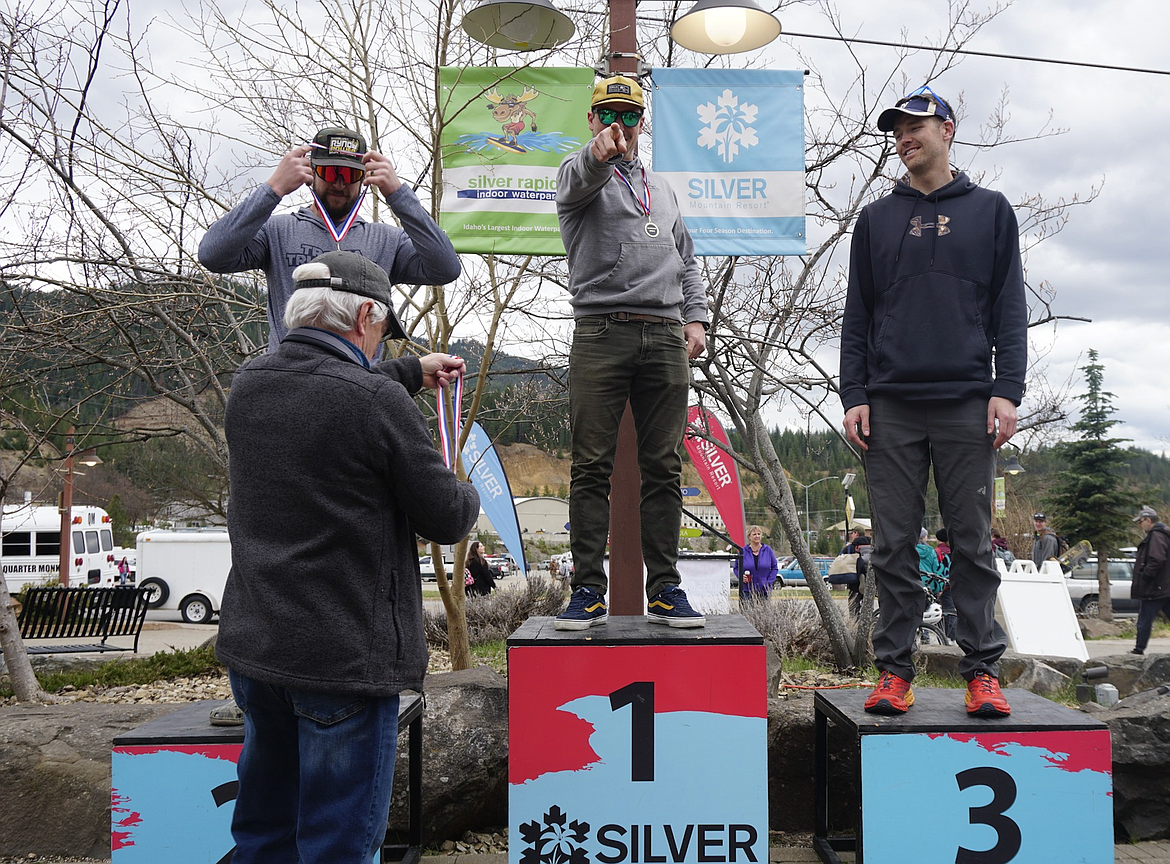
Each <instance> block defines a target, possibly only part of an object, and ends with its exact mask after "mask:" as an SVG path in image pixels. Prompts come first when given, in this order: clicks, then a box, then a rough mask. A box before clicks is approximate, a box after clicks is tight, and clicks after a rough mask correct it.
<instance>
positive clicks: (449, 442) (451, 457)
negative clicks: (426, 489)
mask: <svg viewBox="0 0 1170 864" xmlns="http://www.w3.org/2000/svg"><path fill="white" fill-rule="evenodd" d="M435 398H436V400H437V402H438V409H437V413H438V415H439V447H440V449H441V450H442V451H443V464H444V465H446V466H447V467H448V468H452V466H453V465H457V464H458V461H457V460H458V459H459V453H458V452H457V448H458V447H459V432H460V427H461V426H462V425H463V419H462V415H463V376H462V375H456V376H455V384H454V386H453V388H452V396H451V411H452V414H454V417H453V420H454V423H453V424H452V428H451V429H448V428H447V403H446V401H445V400H444V399H443V388H442V387H440V388H439V389H438V392H437V393H436V394H435ZM452 433H454V434H452ZM452 470H454V468H452Z"/></svg>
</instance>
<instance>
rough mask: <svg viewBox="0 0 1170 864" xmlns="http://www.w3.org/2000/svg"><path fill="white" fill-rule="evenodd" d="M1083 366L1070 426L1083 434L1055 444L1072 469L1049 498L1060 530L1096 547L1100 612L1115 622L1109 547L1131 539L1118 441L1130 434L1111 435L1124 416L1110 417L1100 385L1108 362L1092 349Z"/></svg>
mask: <svg viewBox="0 0 1170 864" xmlns="http://www.w3.org/2000/svg"><path fill="white" fill-rule="evenodd" d="M1081 369H1082V371H1083V372H1084V373H1085V381H1086V383H1087V384H1088V387H1089V390H1088V392H1087V393H1082V394H1081V395H1079V396H1077V397H1076V398H1077V400H1078V401H1080V402H1081V403H1082V406H1083V407H1082V408H1081V419H1080V420H1078V421H1077V422H1076V423H1074V424H1073V427H1072V429H1073V431H1074V432H1076V433H1078V434H1079V435H1080V438H1079V440H1075V441H1066V442H1064V443H1063V444H1060V445H1058V446H1057V448H1056V450H1057V453H1058V455H1060V456H1061V457H1062V458H1064V459H1065V460H1066V462H1067V463H1068V468H1067V469H1065V470H1063V471H1061V472H1059V473H1058V474H1057V475H1056V483H1055V485H1054V486H1053V489H1052V492H1051V493H1050V495H1049V498H1048V500H1049V502H1050V505H1051V510H1052V511H1054V512H1055V513H1056V514H1057V515H1058V517H1059V522H1058V523H1057V524H1058V525H1059V526H1060V529H1061V531H1062V533H1064V534H1067V535H1069V537H1070V538H1072V539H1076V540H1088V541H1089V543H1090V544H1091V545H1092V547H1093V548H1094V549H1095V550H1096V552H1097V581H1098V586H1099V601H1098V602H1099V606H1100V610H1101V613H1100V614H1101V617H1102V618H1103V619H1105V620H1107V621H1111V620H1113V602H1112V597H1111V595H1110V591H1109V562H1108V558H1109V552H1110V551H1111V550H1114V549H1117V548H1119V547H1120V546H1123V545H1125V544H1126V543H1127V542H1128V541H1129V540H1130V539H1131V535H1132V527H1133V526H1132V524H1131V519H1130V511H1131V510H1132V509H1133V495H1132V493H1131V492H1130V491H1129V490H1128V489H1126V488H1125V487H1124V486H1123V477H1122V471H1123V470H1124V469H1125V468H1126V467H1128V463H1127V461H1126V452H1125V450H1124V449H1122V447H1121V446H1120V445H1121V444H1122V443H1123V442H1125V441H1128V440H1129V439H1128V438H1111V437H1109V436H1110V430H1111V429H1112V428H1113V427H1114V426H1116V425H1117V424H1118V423H1120V422H1121V421H1120V420H1113V419H1111V415H1112V414H1113V413H1114V412H1115V411H1116V410H1117V409H1116V408H1114V407H1113V402H1112V399H1113V394H1112V393H1109V392H1108V391H1106V390H1104V389H1102V385H1103V382H1104V377H1105V375H1104V372H1105V367H1103V366H1102V365H1101V364H1100V363H1098V362H1097V352H1096V351H1094V350H1090V351H1089V364H1088V365H1087V366H1083V367H1081Z"/></svg>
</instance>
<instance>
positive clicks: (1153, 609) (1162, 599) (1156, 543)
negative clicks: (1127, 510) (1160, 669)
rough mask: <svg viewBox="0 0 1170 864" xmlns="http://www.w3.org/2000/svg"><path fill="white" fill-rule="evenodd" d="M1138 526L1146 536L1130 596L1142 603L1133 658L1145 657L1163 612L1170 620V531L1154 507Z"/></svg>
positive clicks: (1145, 510) (1139, 550)
mask: <svg viewBox="0 0 1170 864" xmlns="http://www.w3.org/2000/svg"><path fill="white" fill-rule="evenodd" d="M1133 521H1134V522H1137V523H1138V525H1140V526H1141V528H1142V530H1143V531H1145V532H1146V536H1145V537H1143V538H1142V542H1141V543H1139V544H1138V548H1137V555H1136V556H1135V558H1134V566H1133V585H1132V586H1131V588H1130V592H1131V593H1132V595H1133V596H1134V597H1136V598H1137V599H1138V600H1141V603H1142V605H1141V608H1140V609H1139V610H1138V620H1137V644H1136V645H1135V646H1134V649H1133V651H1131V652H1130V653H1131V654H1145V653H1146V645H1147V644H1148V643H1149V641H1150V631H1151V630H1153V629H1154V620H1155V619H1156V618H1157V617H1158V613H1159V612H1161V613H1162V614H1163V615H1165V616H1166V617H1167V618H1170V528H1167V527H1166V525H1165V523H1163V522H1162V521H1161V520H1160V519H1159V518H1158V513H1157V511H1156V510H1154V508H1153V507H1143V508H1142V509H1141V510H1139V511H1138V515H1137V516H1135V517H1134V520H1133Z"/></svg>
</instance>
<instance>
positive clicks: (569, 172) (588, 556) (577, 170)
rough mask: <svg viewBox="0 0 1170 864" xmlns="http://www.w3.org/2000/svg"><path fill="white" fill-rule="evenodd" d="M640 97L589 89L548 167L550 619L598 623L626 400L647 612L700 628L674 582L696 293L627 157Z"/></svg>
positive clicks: (698, 313) (690, 255)
mask: <svg viewBox="0 0 1170 864" xmlns="http://www.w3.org/2000/svg"><path fill="white" fill-rule="evenodd" d="M645 110H646V101H645V97H644V95H643V93H642V88H641V86H640V85H639V84H638V82H637V81H635V80H633V79H632V78H626V77H624V76H621V75H616V76H613V77H610V78H606V79H605V80H603V81H600V82H598V83H597V84H596V85H595V86H594V88H593V96H592V98H591V101H590V110H589V111H588V113H587V114H586V115H585V117H586V120H587V121H588V123H589V131H590V132H592V133H593V138H592V139H591V140H590V141H589V143H588V144H586V145H585V147H584V148H582V149H581V150H580V151H578V152H576V153H573V154H571V155H569V156H567V157H566V158H565V160H564V161H563V162H562V163H561V167H560V170H559V172H558V173H557V197H556V202H557V216H558V218H559V220H560V226H561V236H562V238H563V239H564V242H565V250H566V253H567V255H568V263H569V293H570V295H571V298H570V300H569V302H570V304H571V305H572V307H573V317H574V319H575V322H574V324H575V326H574V331H573V346H572V349H571V351H570V353H569V420H570V424H571V427H572V445H573V446H572V451H573V466H572V484H571V486H570V487H569V523H570V528H569V545H570V548H571V549H572V552H573V567H574V571H573V580H572V587H573V593H572V596H571V597H570V599H569V606H568V608H567V609H566V610H565V612H564V613H562V614H561V615H560V616H558V617H557V619H556V621H555V624H554V626H555V627H556V628H557V629H561V630H584V629H587V628H589V627H592V626H594V625H597V624H604V623H605V621H606V619H607V617H608V612H607V606H606V603H605V595H606V591H607V589H608V584H609V583H608V579H607V578H606V574H605V570H604V569H603V562H604V558H605V545H606V539H607V537H608V535H609V488H610V486H609V484H610V475H611V474H612V473H613V460H614V453H615V451H616V449H617V437H618V426H619V424H620V423H621V418H622V414H623V413H624V411H625V405H626V402H627V400H628V401H629V403H630V407H631V409H632V411H633V415H634V425H635V427H636V429H637V435H638V467H639V469H640V471H641V475H642V494H641V505H640V518H641V524H642V555H643V558H644V560H645V562H646V596H647V598H648V603H647V607H646V608H647V613H646V614H647V618H648V619H649V620H650V621H652V622H655V623H660V624H666V625H669V626H671V627H701V626H703V624H704V619H703V616H702V615H700V614H699V613H698V612H696V611H694V610H693V609H692V608H691V606H690V604H689V603H688V601H687V597H686V594H685V592H684V591H683V590H682V588H680V587H679V581H680V579H679V574H678V567H677V564H678V536H679V528H680V527H681V522H682V493H681V491H680V481H681V478H682V460H681V459H680V457H679V453H678V448H679V445H680V444H681V443H682V437H683V431H684V430H685V428H686V415H687V393H688V390H689V387H690V378H689V368H688V362H687V361H688V358H691V359H693V358H695V357H698V356H699V355H700V354H702V353H703V350H704V348H705V346H706V328H707V299H706V292H705V290H704V288H703V283H702V281H701V280H700V278H699V268H698V265H697V264H696V262H695V255H694V244H693V243H692V242H691V235H690V234H689V233H688V232H687V228H686V226H685V225H684V224H683V220H682V216H681V215H680V213H679V208H678V201H677V200H676V199H675V196H674V193H673V192H672V191H671V189H670V187H669V186H668V185H667V184H666V182H665V181H664V180H663V179H662V178H660V177H658V176H657V175H655V174H653V173H651V172H650V171H649V170H647V169H646V166H645V165H643V164H642V161H641V159H639V157H638V139H639V137H640V135H641V134H642V129H643V127H644V125H645V120H646V118H645Z"/></svg>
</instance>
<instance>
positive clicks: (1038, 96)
mask: <svg viewBox="0 0 1170 864" xmlns="http://www.w3.org/2000/svg"><path fill="white" fill-rule="evenodd" d="M838 6H839V11H840V15H841V25H842V30H843V31H844V32H845V33H846V34H849V35H855V36H857V37H860V38H864V39H871V40H881V41H890V42H907V43H913V44H923V43H925V42H928V41H930V42H937V40H938V39H939V38H940V35H941V34H942V33H943V31H944V30H945V27H946V22H947V4H945V3H942V2H938V0H917V2H916V0H897V2H894V0H868V2H860V0H849V2H841V3H839V4H838ZM779 17H780V19H781V23H782V25H783V27H784V30H785V31H787V32H797V33H823V34H826V35H829V34H828V33H827V30H826V25H825V21H824V18H823V17H822V15H821V14H820V13H819V12H817V11H816V10H815V9H812V8H808V7H801V6H797V7H790V8H788V9H785V10H784V11H783V12H782V13H781V14H780V15H779ZM1167 25H1170V4H1167V3H1165V2H1164V0H1125V2H1119V3H1110V4H1102V3H1096V2H1089V0H1073V2H1068V0H1018V2H1017V3H1016V4H1015V5H1014V6H1011V7H1009V8H1008V9H1006V11H1004V12H1003V13H1002V14H1001V15H1000V16H999V17H998V18H997V19H995V20H994V21H992V22H991V23H989V24H988V25H987V26H986V27H985V28H984V29H983V30H981V31H980V33H979V34H978V36H977V37H976V38H975V39H974V40H973V41H972V42H971V43H970V44H968V45H967V46H966V47H967V48H969V49H971V50H975V51H982V52H991V53H1003V54H1013V55H1024V56H1034V57H1043V58H1049V59H1058V60H1072V61H1078V62H1084V63H1096V64H1103V65H1116V66H1131V67H1141V68H1148V69H1159V70H1162V71H1163V72H1166V71H1170V51H1168V50H1167V41H1166V33H1167V30H1168V28H1167ZM845 50H846V49H845V48H844V46H842V45H840V44H838V43H834V42H826V41H822V40H813V39H809V38H801V37H784V36H781V39H780V40H778V41H777V42H776V43H774V44H773V45H772V46H770V47H769V49H767V51H768V53H769V54H770V55H772V57H774V58H775V61H776V62H777V63H778V64H780V65H786V66H788V67H790V68H793V67H795V66H796V65H797V64H798V62H799V60H798V56H797V51H799V52H801V53H802V54H804V55H806V56H811V57H813V58H814V59H815V63H816V66H817V68H818V70H819V71H821V72H822V73H823V74H825V76H826V78H827V79H829V80H830V82H831V77H832V74H833V71H832V70H833V69H835V68H839V69H841V70H842V74H845V73H848V74H850V75H855V72H854V71H853V70H854V67H853V66H852V65H851V64H850V63H849V62H848V58H847V55H846V54H845ZM854 50H855V51H856V52H857V54H858V55H859V56H860V57H861V58H863V59H864V60H865V61H867V63H868V64H869V65H870V67H871V68H872V69H873V71H874V72H881V71H882V70H883V69H884V68H889V67H892V66H893V65H894V64H895V62H896V59H897V58H896V52H895V50H894V49H891V48H883V47H876V46H863V45H856V46H854ZM930 64H931V56H930V55H929V54H927V53H926V52H920V53H917V54H914V55H912V56H911V57H910V58H909V59H908V60H907V62H906V63H905V69H906V70H907V71H908V73H910V74H911V75H914V74H919V75H925V74H926V71H927V70H928V68H929V67H930ZM837 83H838V84H839V85H840V86H842V87H844V86H847V85H848V83H849V82H848V81H841V82H837ZM933 86H934V89H935V90H937V91H938V92H939V93H940V94H941V95H943V96H945V97H947V98H951V97H954V96H957V95H958V94H960V93H961V94H962V101H963V103H964V105H965V109H966V113H965V117H964V121H963V123H962V124H961V125H960V128H959V131H958V136H957V137H958V140H959V141H960V142H961V141H963V140H965V138H966V139H970V138H973V137H974V136H975V133H976V129H975V128H973V127H977V126H978V125H979V123H981V122H983V121H984V120H986V119H987V117H988V116H990V114H991V113H992V112H993V111H994V109H995V108H996V105H997V102H998V101H999V99H1000V96H1001V93H1002V91H1003V89H1004V87H1005V86H1006V87H1007V88H1008V97H1009V100H1010V101H1009V105H1008V108H1009V111H1010V114H1011V128H1012V130H1013V131H1014V132H1015V133H1016V134H1017V135H1031V134H1034V133H1035V132H1036V131H1037V130H1040V129H1042V128H1044V127H1045V126H1048V127H1049V128H1051V127H1058V128H1062V129H1066V130H1067V132H1066V133H1065V134H1063V135H1060V136H1057V137H1049V138H1044V139H1042V140H1037V141H1030V142H1023V143H1019V144H1015V145H1012V146H1009V147H1002V148H997V149H995V150H994V151H990V152H983V153H978V152H975V151H974V148H971V147H961V146H960V147H957V148H956V150H955V154H954V156H955V161H956V162H957V163H958V164H959V165H960V166H961V167H963V168H964V169H969V170H973V171H975V172H985V173H986V175H987V176H988V178H989V184H988V185H991V186H993V187H994V188H997V189H999V190H1001V191H1002V192H1003V193H1004V194H1005V195H1007V197H1008V198H1009V200H1011V201H1013V202H1014V201H1019V200H1021V199H1022V198H1024V197H1025V196H1027V195H1029V194H1034V193H1042V194H1043V195H1045V196H1046V197H1048V198H1050V199H1057V198H1062V197H1063V198H1065V199H1070V198H1072V196H1074V195H1079V196H1081V197H1082V198H1083V197H1085V196H1086V195H1088V194H1090V193H1091V190H1092V189H1093V188H1095V187H1100V194H1099V196H1098V197H1097V199H1096V200H1095V201H1094V202H1093V203H1091V204H1089V205H1088V206H1085V207H1080V208H1073V211H1072V212H1071V213H1070V218H1069V222H1068V225H1067V227H1066V228H1065V229H1064V230H1063V231H1062V232H1061V233H1060V234H1059V235H1057V236H1056V237H1053V238H1051V239H1048V240H1045V241H1044V242H1043V243H1041V244H1040V245H1039V246H1038V247H1037V248H1036V249H1035V250H1034V251H1032V253H1031V254H1030V255H1029V257H1028V262H1027V263H1028V278H1029V281H1030V282H1032V283H1037V282H1041V281H1044V282H1048V283H1050V284H1051V286H1052V287H1053V288H1054V289H1055V291H1056V299H1055V304H1054V307H1053V311H1054V312H1055V313H1056V314H1059V315H1069V316H1076V317H1079V318H1089V319H1091V321H1090V322H1088V323H1083V322H1077V321H1062V322H1060V323H1059V325H1058V326H1056V327H1055V328H1053V327H1051V326H1047V327H1040V328H1033V330H1032V331H1031V334H1032V337H1033V345H1034V349H1035V352H1034V353H1039V352H1042V351H1048V354H1047V357H1046V360H1045V363H1046V366H1047V375H1046V377H1047V378H1048V380H1049V382H1050V384H1051V385H1052V386H1053V387H1054V388H1060V387H1061V386H1062V385H1064V384H1065V382H1068V381H1070V380H1071V383H1072V392H1073V393H1078V392H1083V390H1084V387H1083V377H1082V373H1081V372H1080V371H1078V370H1079V367H1080V366H1083V365H1084V363H1085V362H1086V356H1085V353H1086V352H1087V351H1088V349H1090V348H1095V349H1096V350H1097V352H1098V353H1099V355H1100V362H1101V363H1102V364H1103V365H1104V367H1105V386H1106V389H1107V390H1109V391H1111V392H1112V393H1113V394H1115V399H1114V405H1115V406H1116V408H1117V414H1116V415H1115V416H1116V418H1118V419H1120V420H1122V421H1124V426H1120V427H1117V429H1116V430H1115V431H1116V432H1117V433H1118V434H1119V435H1120V436H1123V437H1128V438H1131V439H1133V442H1134V443H1135V444H1136V445H1137V446H1140V447H1144V448H1147V449H1150V450H1154V451H1155V452H1162V451H1163V450H1167V451H1170V229H1168V228H1167V226H1166V221H1165V220H1166V218H1167V215H1166V210H1167V208H1166V198H1167V195H1168V193H1170V184H1168V183H1167V181H1166V179H1165V177H1166V174H1165V173H1164V166H1165V165H1166V164H1167V162H1168V161H1170V137H1168V136H1170V75H1166V74H1161V75H1151V74H1141V73H1137V72H1123V71H1110V70H1104V69H1090V68H1080V67H1074V66H1065V65H1051V64H1043V63H1033V62H1025V61H1021V60H1007V59H993V58H986V57H968V58H966V59H965V60H963V62H962V63H961V64H960V65H959V66H958V67H957V68H956V69H953V70H951V71H948V72H947V73H946V74H945V75H943V76H942V77H941V78H940V79H939V80H938V81H937V82H936V83H935V84H934V85H933ZM1050 114H1051V121H1049V115H1050ZM965 133H966V134H965ZM991 178H994V179H991ZM834 365H835V361H834ZM1025 407H1026V406H1025Z"/></svg>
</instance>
